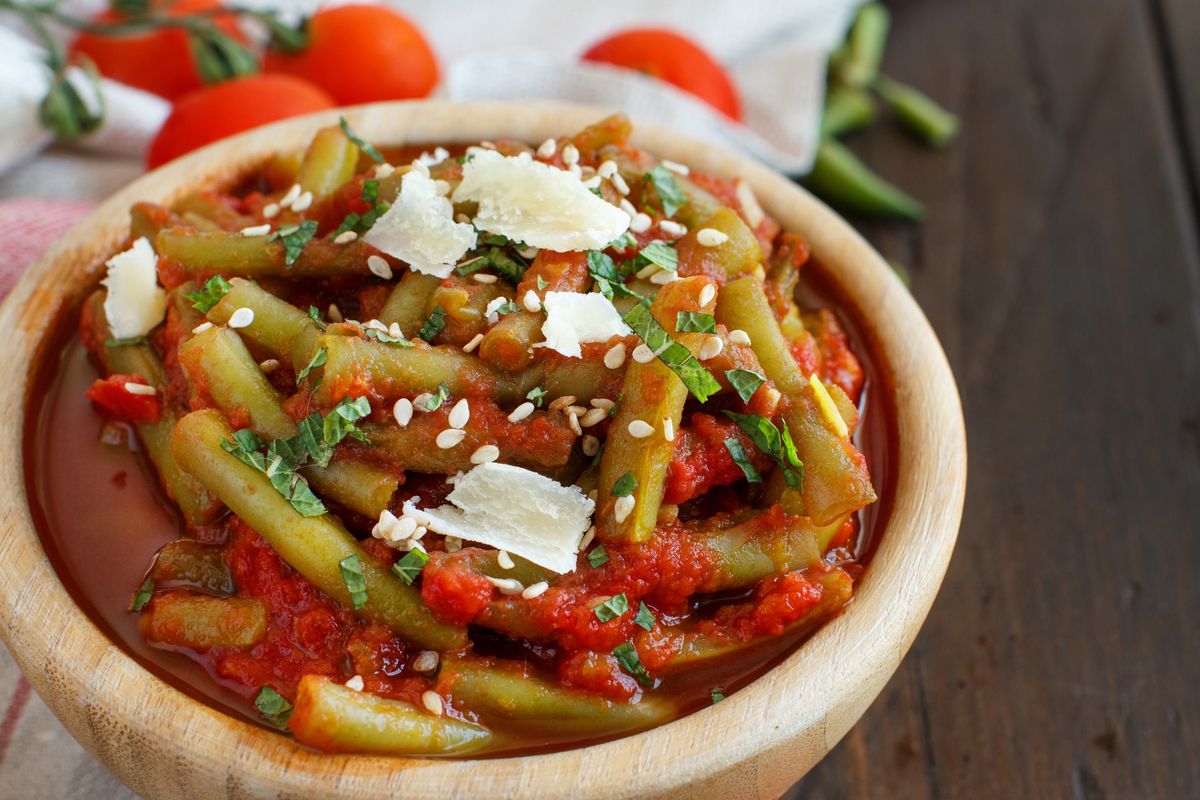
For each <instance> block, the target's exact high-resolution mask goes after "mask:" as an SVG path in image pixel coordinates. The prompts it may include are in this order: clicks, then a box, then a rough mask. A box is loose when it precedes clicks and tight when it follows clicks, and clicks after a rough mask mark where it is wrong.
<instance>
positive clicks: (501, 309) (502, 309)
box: [494, 300, 521, 317]
mask: <svg viewBox="0 0 1200 800" xmlns="http://www.w3.org/2000/svg"><path fill="white" fill-rule="evenodd" d="M520 310H521V307H520V306H519V305H517V304H516V303H514V302H513V301H512V300H509V301H508V302H507V303H505V304H504V305H502V306H496V308H495V309H494V313H495V314H496V316H498V317H503V316H504V315H505V314H511V313H513V312H514V311H520Z"/></svg>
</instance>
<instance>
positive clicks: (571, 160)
mask: <svg viewBox="0 0 1200 800" xmlns="http://www.w3.org/2000/svg"><path fill="white" fill-rule="evenodd" d="M562 160H563V163H564V164H566V165H567V166H568V167H569V166H571V165H572V164H578V163H579V148H578V147H576V146H575V145H573V144H568V145H567V146H565V147H564V148H563V149H562Z"/></svg>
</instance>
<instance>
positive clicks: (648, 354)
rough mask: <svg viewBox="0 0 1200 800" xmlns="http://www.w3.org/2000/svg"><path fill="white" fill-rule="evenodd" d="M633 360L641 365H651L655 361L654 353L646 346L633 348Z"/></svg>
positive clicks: (641, 345)
mask: <svg viewBox="0 0 1200 800" xmlns="http://www.w3.org/2000/svg"><path fill="white" fill-rule="evenodd" d="M633 360H634V361H636V362H638V363H639V364H649V363H650V362H651V361H653V360H654V351H653V350H651V349H650V348H649V347H647V346H646V345H644V344H639V345H638V346H637V347H635V348H633Z"/></svg>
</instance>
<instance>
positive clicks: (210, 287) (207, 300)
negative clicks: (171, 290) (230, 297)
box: [187, 275, 233, 314]
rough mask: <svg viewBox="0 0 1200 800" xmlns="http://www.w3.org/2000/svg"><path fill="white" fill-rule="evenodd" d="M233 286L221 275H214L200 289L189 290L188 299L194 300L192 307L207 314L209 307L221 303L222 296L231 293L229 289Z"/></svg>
mask: <svg viewBox="0 0 1200 800" xmlns="http://www.w3.org/2000/svg"><path fill="white" fill-rule="evenodd" d="M232 288H233V284H231V283H230V282H229V281H227V280H225V279H224V278H222V277H221V276H220V275H213V276H212V277H211V278H209V279H208V280H206V281H205V282H204V285H203V286H201V287H200V288H199V289H197V290H196V291H194V292H188V293H187V299H188V300H191V301H192V308H194V309H196V310H197V311H199V312H200V313H201V314H207V313H208V312H209V309H211V308H212V307H213V306H215V305H216V304H217V303H219V302H220V301H221V298H222V297H224V296H225V295H227V294H229V290H230V289H232Z"/></svg>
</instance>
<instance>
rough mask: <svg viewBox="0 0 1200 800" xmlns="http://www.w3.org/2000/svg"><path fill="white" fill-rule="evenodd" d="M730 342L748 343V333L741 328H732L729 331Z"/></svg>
mask: <svg viewBox="0 0 1200 800" xmlns="http://www.w3.org/2000/svg"><path fill="white" fill-rule="evenodd" d="M729 343H730V344H750V334H748V333H746V332H745V331H744V330H742V329H741V328H734V329H733V330H731V331H730V332H729Z"/></svg>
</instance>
